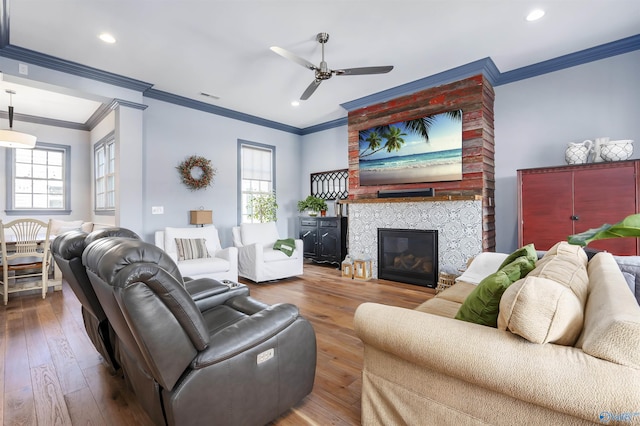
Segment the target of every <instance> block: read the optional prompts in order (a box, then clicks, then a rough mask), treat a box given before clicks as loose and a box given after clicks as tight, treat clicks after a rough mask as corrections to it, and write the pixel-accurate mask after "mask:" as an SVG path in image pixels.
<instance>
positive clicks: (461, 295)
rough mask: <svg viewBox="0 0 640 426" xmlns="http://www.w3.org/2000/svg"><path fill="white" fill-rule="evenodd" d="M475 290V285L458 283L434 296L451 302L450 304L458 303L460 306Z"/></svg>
mask: <svg viewBox="0 0 640 426" xmlns="http://www.w3.org/2000/svg"><path fill="white" fill-rule="evenodd" d="M475 288H476V285H475V284H469V283H466V282H464V281H459V282H457V283H455V284H454V285H452V286H451V287H449V288H447V289H445V290H443V291H441V292H440V293H438V294H436V297H435V298H438V299H446V300H451V301H452V302H458V303H460V304H462V302H464V301H465V300H466V299H467V297H468V296H469V294H470V293H471V292H472V291H473V290H474V289H475Z"/></svg>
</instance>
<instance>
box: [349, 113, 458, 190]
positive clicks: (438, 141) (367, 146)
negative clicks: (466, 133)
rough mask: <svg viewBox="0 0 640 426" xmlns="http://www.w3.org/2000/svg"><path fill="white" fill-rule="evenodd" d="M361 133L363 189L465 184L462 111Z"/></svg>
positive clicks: (402, 122) (378, 127)
mask: <svg viewBox="0 0 640 426" xmlns="http://www.w3.org/2000/svg"><path fill="white" fill-rule="evenodd" d="M359 133H360V134H359V166H360V185H392V184H403V183H420V182H443V181H455V180H462V110H454V111H447V112H443V113H440V114H435V115H430V116H426V117H422V118H418V119H415V120H407V121H401V122H398V123H393V124H387V125H384V126H377V127H371V128H369V129H366V130H362V131H360V132H359Z"/></svg>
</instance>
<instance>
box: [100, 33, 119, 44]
mask: <svg viewBox="0 0 640 426" xmlns="http://www.w3.org/2000/svg"><path fill="white" fill-rule="evenodd" d="M98 38H99V39H100V40H102V41H104V42H105V43H109V44H113V43H115V42H116V38H115V37H114V36H112V35H111V34H109V33H102V34H100V35H99V36H98Z"/></svg>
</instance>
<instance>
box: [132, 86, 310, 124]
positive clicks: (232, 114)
mask: <svg viewBox="0 0 640 426" xmlns="http://www.w3.org/2000/svg"><path fill="white" fill-rule="evenodd" d="M143 95H144V96H145V97H148V98H151V99H155V100H158V101H163V102H169V103H172V104H175V105H180V106H183V107H187V108H192V109H195V110H198V111H203V112H208V113H211V114H215V115H220V116H222V117H227V118H232V119H234V120H240V121H245V122H247V123H251V124H257V125H259V126H264V127H269V128H272V129H276V130H282V131H283V132H289V133H293V134H295V135H301V134H302V129H300V128H298V127H294V126H289V125H286V124H282V123H278V122H276V121H271V120H267V119H265V118H260V117H256V116H255V115H250V114H245V113H242V112H238V111H234V110H232V109H227V108H222V107H219V106H216V105H211V104H208V103H206V102H201V101H196V100H194V99H190V98H185V97H184V96H179V95H174V94H173V93H168V92H163V91H161V90H156V89H148V90H146V91H145V92H144V93H143Z"/></svg>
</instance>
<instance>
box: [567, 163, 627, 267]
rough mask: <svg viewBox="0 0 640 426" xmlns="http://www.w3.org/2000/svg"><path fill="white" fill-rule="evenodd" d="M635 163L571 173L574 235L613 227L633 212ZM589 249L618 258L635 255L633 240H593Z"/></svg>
mask: <svg viewBox="0 0 640 426" xmlns="http://www.w3.org/2000/svg"><path fill="white" fill-rule="evenodd" d="M635 182H636V178H635V167H634V163H631V162H630V163H624V164H619V165H616V166H615V167H609V168H592V169H584V170H580V171H574V176H573V185H574V199H573V212H574V215H575V216H576V217H577V218H578V219H577V220H575V221H574V233H579V232H583V231H586V230H588V229H591V228H598V227H600V226H601V225H603V224H605V223H609V224H614V223H617V222H620V221H621V220H622V219H624V218H625V217H627V216H628V215H630V214H634V213H635V212H636V183H635ZM589 247H591V248H594V249H598V250H606V251H609V252H611V253H613V254H617V255H635V254H636V251H637V240H636V238H613V239H608V240H601V241H594V242H592V243H591V244H589Z"/></svg>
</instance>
